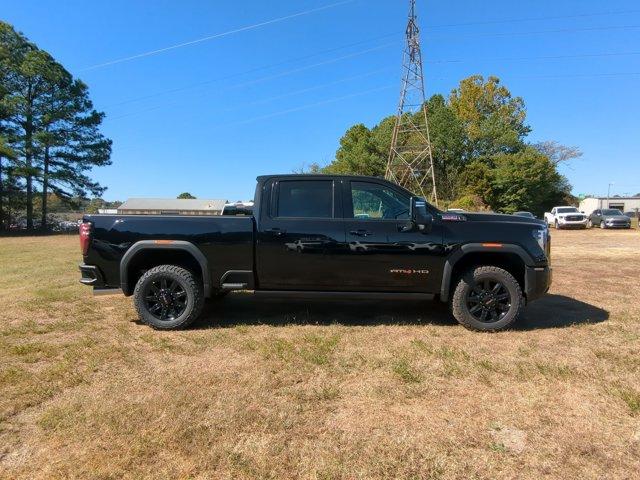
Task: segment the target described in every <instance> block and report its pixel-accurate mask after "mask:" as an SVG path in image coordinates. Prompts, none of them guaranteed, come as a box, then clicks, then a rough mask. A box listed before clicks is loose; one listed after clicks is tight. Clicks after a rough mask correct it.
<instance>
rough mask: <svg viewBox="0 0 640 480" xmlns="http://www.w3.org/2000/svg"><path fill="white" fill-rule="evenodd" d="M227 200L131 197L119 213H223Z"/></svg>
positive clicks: (119, 209) (120, 208)
mask: <svg viewBox="0 0 640 480" xmlns="http://www.w3.org/2000/svg"><path fill="white" fill-rule="evenodd" d="M226 203H227V201H226V200H205V199H199V198H198V199H177V198H130V199H129V200H127V201H126V202H124V203H123V204H122V205H120V206H119V207H118V215H222V211H223V209H224V206H225V204H226Z"/></svg>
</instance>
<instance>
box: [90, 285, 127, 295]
mask: <svg viewBox="0 0 640 480" xmlns="http://www.w3.org/2000/svg"><path fill="white" fill-rule="evenodd" d="M103 295H122V289H121V288H97V287H93V296H94V297H101V296H103Z"/></svg>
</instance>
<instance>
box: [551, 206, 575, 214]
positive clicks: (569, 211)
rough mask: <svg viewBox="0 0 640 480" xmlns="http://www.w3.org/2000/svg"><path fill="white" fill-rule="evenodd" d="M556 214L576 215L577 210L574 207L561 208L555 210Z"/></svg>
mask: <svg viewBox="0 0 640 480" xmlns="http://www.w3.org/2000/svg"><path fill="white" fill-rule="evenodd" d="M556 212H558V213H578V209H577V208H576V207H562V208H558V209H557V210H556Z"/></svg>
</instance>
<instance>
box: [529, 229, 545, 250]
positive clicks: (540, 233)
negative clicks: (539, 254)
mask: <svg viewBox="0 0 640 480" xmlns="http://www.w3.org/2000/svg"><path fill="white" fill-rule="evenodd" d="M531 234H532V235H533V238H535V239H536V242H538V245H540V250H542V251H543V252H544V253H545V254H546V253H547V235H548V230H547V228H546V227H540V228H536V229H535V230H531Z"/></svg>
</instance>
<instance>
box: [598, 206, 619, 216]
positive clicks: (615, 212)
mask: <svg viewBox="0 0 640 480" xmlns="http://www.w3.org/2000/svg"><path fill="white" fill-rule="evenodd" d="M602 214H603V215H622V212H621V211H620V210H616V209H614V208H609V209H607V210H602Z"/></svg>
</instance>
